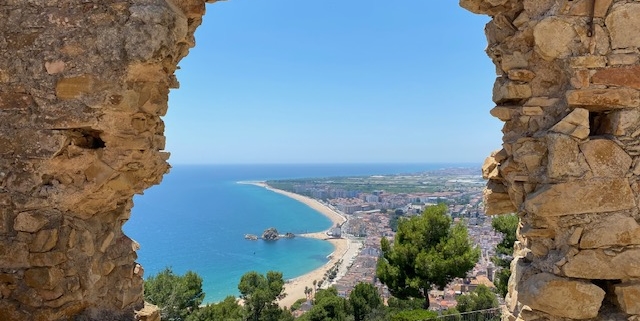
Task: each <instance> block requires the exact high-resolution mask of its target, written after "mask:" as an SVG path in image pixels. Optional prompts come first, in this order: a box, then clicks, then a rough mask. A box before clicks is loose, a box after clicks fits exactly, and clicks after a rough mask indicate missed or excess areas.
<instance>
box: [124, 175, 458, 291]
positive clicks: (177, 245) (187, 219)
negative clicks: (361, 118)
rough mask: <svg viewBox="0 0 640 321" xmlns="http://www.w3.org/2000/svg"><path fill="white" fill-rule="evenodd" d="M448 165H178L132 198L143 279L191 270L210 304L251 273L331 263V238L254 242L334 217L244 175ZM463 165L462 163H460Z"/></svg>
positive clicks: (289, 273) (291, 273) (293, 273)
mask: <svg viewBox="0 0 640 321" xmlns="http://www.w3.org/2000/svg"><path fill="white" fill-rule="evenodd" d="M449 166H451V165H444V164H426V165H424V164H410V165H399V164H387V165H370V164H367V165H351V164H350V165H207V166H204V165H199V166H186V165H184V166H175V167H174V168H172V169H171V173H170V174H168V175H165V177H164V180H163V182H162V184H160V185H158V186H154V187H152V188H150V189H149V190H147V191H145V195H143V196H136V197H135V198H134V203H135V206H134V208H133V210H132V215H131V219H130V220H129V222H127V224H125V226H124V230H125V233H126V234H127V235H129V236H130V237H131V238H133V239H134V240H136V241H138V242H139V243H140V244H141V249H140V250H139V251H138V262H140V263H141V264H142V265H143V266H144V269H145V277H148V276H150V275H154V274H156V273H157V272H159V271H161V270H162V269H164V268H165V267H167V266H169V267H171V268H172V269H173V270H174V272H176V273H180V274H182V273H184V272H186V271H188V270H192V271H195V272H197V273H198V274H200V275H201V276H202V277H203V279H204V282H203V290H204V292H205V293H206V298H205V302H215V301H219V300H222V299H224V297H226V296H227V295H238V289H237V284H238V281H239V280H240V277H241V276H242V275H243V274H244V273H246V272H248V271H252V270H255V271H259V272H261V273H264V272H266V271H269V270H277V271H280V272H282V273H283V274H284V277H285V278H286V279H289V278H294V277H297V276H300V275H302V274H304V273H307V272H309V271H311V270H313V269H315V268H317V267H320V266H322V265H323V264H324V263H326V262H327V258H326V257H327V255H329V254H330V253H331V252H332V251H333V246H332V245H331V244H329V243H328V242H324V241H320V240H314V239H305V238H294V239H282V240H278V241H276V242H264V241H261V240H259V241H249V240H245V239H244V234H247V233H251V234H257V235H259V234H262V231H263V230H265V229H266V228H269V227H275V228H277V229H278V231H280V232H281V233H284V232H293V233H303V232H316V231H321V230H325V229H327V228H329V227H330V226H331V222H330V221H329V219H327V218H326V217H324V216H323V215H321V214H320V213H318V212H316V211H314V210H312V209H311V208H309V207H308V206H306V205H304V204H302V203H300V202H297V201H295V200H293V199H290V198H288V197H285V196H283V195H280V194H278V193H274V192H270V191H268V190H266V189H264V188H261V187H257V186H253V185H246V184H238V183H237V182H238V181H243V180H268V179H278V178H303V177H331V176H356V175H377V174H393V173H415V172H420V171H426V170H430V169H437V168H442V167H449ZM456 166H464V165H456Z"/></svg>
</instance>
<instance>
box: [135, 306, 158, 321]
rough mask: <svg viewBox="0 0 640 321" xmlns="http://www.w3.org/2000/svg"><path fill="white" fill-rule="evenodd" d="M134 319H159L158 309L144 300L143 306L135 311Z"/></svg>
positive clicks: (147, 320) (155, 320)
mask: <svg viewBox="0 0 640 321" xmlns="http://www.w3.org/2000/svg"><path fill="white" fill-rule="evenodd" d="M136 320H139V321H160V309H159V308H158V307H157V306H155V305H153V304H151V303H147V302H145V303H144V308H142V309H141V310H140V311H136Z"/></svg>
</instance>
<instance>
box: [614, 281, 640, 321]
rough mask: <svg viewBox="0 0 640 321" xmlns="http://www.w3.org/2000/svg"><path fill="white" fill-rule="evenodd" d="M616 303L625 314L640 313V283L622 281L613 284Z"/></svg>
mask: <svg viewBox="0 0 640 321" xmlns="http://www.w3.org/2000/svg"><path fill="white" fill-rule="evenodd" d="M614 289H615V290H614V291H615V294H616V303H617V304H618V306H620V308H621V309H622V311H624V313H626V314H640V283H639V282H637V281H636V282H624V283H620V284H616V285H614Z"/></svg>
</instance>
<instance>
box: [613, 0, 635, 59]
mask: <svg viewBox="0 0 640 321" xmlns="http://www.w3.org/2000/svg"><path fill="white" fill-rule="evenodd" d="M605 25H606V26H607V28H608V29H609V34H610V36H611V47H612V48H613V49H617V48H630V47H640V37H638V36H637V35H638V34H640V3H637V2H633V3H624V4H621V5H617V6H614V7H613V8H612V9H611V12H610V13H609V15H608V16H607V18H606V19H605Z"/></svg>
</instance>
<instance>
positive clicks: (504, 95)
mask: <svg viewBox="0 0 640 321" xmlns="http://www.w3.org/2000/svg"><path fill="white" fill-rule="evenodd" d="M500 79H501V78H500ZM500 79H499V80H497V81H496V83H495V85H494V87H493V101H494V102H495V103H496V104H500V103H505V102H508V101H513V100H522V99H527V98H529V97H531V86H530V85H528V84H519V83H515V82H512V81H504V80H500Z"/></svg>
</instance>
